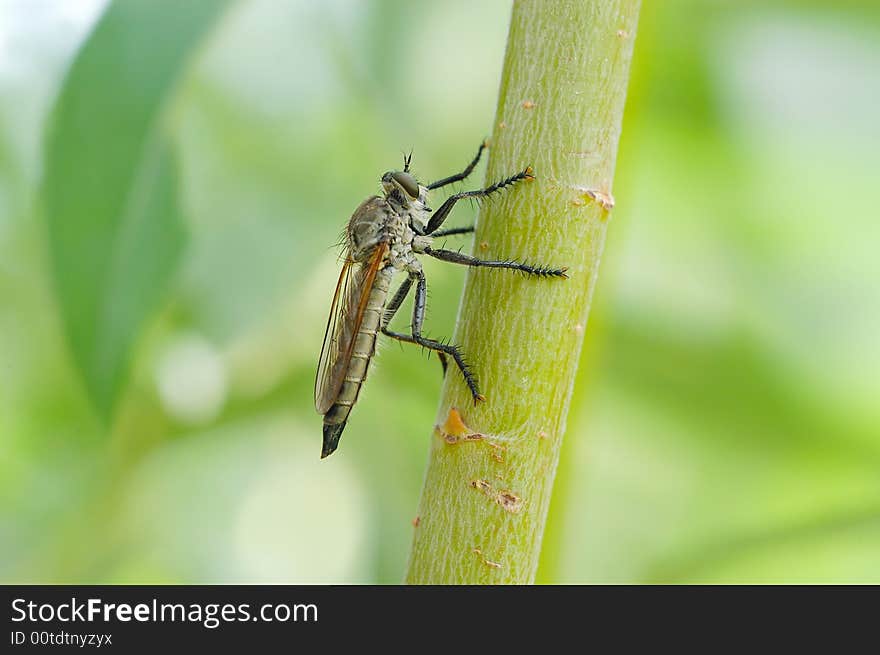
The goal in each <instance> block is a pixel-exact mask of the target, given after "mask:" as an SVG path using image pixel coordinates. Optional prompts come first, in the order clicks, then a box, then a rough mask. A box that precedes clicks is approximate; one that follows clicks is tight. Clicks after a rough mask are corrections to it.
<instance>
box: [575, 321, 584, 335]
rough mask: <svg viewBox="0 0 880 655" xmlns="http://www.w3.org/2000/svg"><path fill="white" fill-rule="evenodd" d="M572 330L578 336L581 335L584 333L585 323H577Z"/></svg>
mask: <svg viewBox="0 0 880 655" xmlns="http://www.w3.org/2000/svg"><path fill="white" fill-rule="evenodd" d="M572 330H574V331H575V332H577V333H578V334H581V333H582V332H583V331H584V324H583V323H575V324H574V327H573V328H572Z"/></svg>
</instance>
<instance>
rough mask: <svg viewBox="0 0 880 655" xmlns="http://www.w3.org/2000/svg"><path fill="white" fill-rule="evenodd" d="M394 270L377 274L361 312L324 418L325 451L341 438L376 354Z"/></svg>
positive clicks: (386, 270) (389, 269)
mask: <svg viewBox="0 0 880 655" xmlns="http://www.w3.org/2000/svg"><path fill="white" fill-rule="evenodd" d="M393 273H394V269H393V268H391V267H388V268H385V269H382V270H380V271H378V272H377V273H376V277H375V279H374V280H373V287H372V289H371V290H370V297H369V298H368V300H367V305H366V307H365V309H364V314H363V319H362V320H361V324H360V327H359V328H358V331H357V334H356V335H355V337H354V346H353V348H352V353H351V361H350V362H349V364H348V369H347V370H346V372H345V377H344V378H343V381H342V386H341V387H340V389H339V395H338V396H337V397H336V401H335V402H334V403H333V405H332V406H331V407H330V409H328V410H327V413H326V414H324V448H325V450H326V449H327V447H328V445H329V444H328V439H329V440H330V441H332V445H333V447H335V445H336V442H338V440H339V436H340V435H341V434H342V429H343V428H344V427H345V422H346V421H347V420H348V415H349V413H351V408H352V407H353V406H354V404H355V403H356V402H357V398H358V394H359V393H360V390H361V385H363V383H364V380H366V379H367V369H368V368H369V366H370V360H371V359H372V358H373V354H374V353H375V352H376V334H377V333H378V332H379V328H380V326H381V322H382V315H383V313H384V311H385V300H386V299H387V297H388V287H389V286H390V285H391V277H392V275H393Z"/></svg>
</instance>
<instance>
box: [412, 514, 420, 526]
mask: <svg viewBox="0 0 880 655" xmlns="http://www.w3.org/2000/svg"><path fill="white" fill-rule="evenodd" d="M421 523H422V517H421V516H417V517H415V518H414V519H413V520H412V525H413V527H414V528H417V527H419V526H420V525H421Z"/></svg>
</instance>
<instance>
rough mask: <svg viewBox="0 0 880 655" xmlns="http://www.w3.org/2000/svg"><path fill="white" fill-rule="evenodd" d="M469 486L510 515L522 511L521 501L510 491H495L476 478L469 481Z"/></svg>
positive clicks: (486, 483)
mask: <svg viewBox="0 0 880 655" xmlns="http://www.w3.org/2000/svg"><path fill="white" fill-rule="evenodd" d="M471 486H472V487H473V488H474V489H476V490H477V491H479V492H481V493H483V494H484V495H486V496H487V497H489V498H491V499H492V500H494V501H495V502H496V503H498V505H500V506H501V507H502V508H504V509H505V510H506V511H508V512H510V513H511V514H517V513H519V511H520V510H521V509H522V506H523V499H522V498H520V497H519V496H517V495H516V494H515V493H513V492H512V491H509V490H507V489H502V490H501V491H496V490H495V488H494V487H492V485H491V484H490V483H489V482H488V481H486V480H483V479H480V478H477V479H476V480H471Z"/></svg>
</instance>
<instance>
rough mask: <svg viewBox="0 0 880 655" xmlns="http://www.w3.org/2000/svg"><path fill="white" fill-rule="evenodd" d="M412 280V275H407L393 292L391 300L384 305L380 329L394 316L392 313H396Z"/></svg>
mask: <svg viewBox="0 0 880 655" xmlns="http://www.w3.org/2000/svg"><path fill="white" fill-rule="evenodd" d="M412 281H413V279H412V277H408V278H406V279H405V280H404V281H403V282H401V284H400V286H399V287H398V289H397V291H396V292H395V293H394V297H393V298H391V302H389V303H388V305H387V306H386V307H385V312H384V313H383V314H382V326H381V327H382V329H385V327H386V326H387V325H388V324H389V323H390V322H391V319H392V318H394V315H395V314H396V313H397V310H398V309H400V306H401V305H402V304H403V301H404V300H406V296H407V295H408V294H409V290H410V289H411V288H412Z"/></svg>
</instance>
